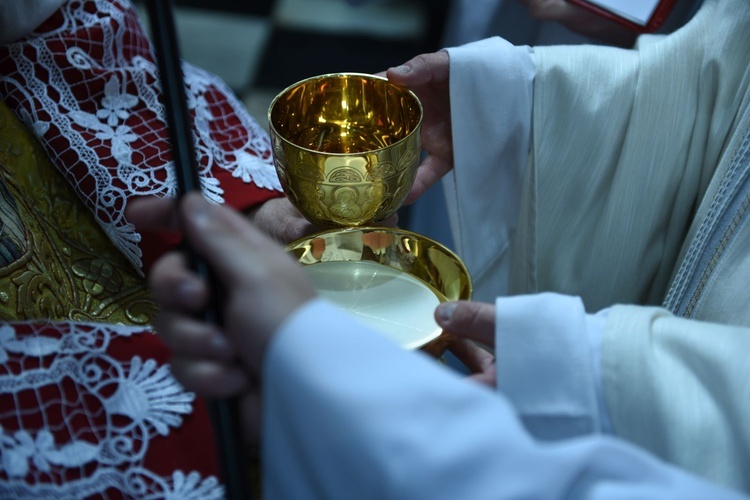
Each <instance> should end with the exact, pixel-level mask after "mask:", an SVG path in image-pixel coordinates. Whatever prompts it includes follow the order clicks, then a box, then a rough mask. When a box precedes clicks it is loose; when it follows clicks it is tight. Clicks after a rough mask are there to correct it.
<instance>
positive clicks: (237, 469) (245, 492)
mask: <svg viewBox="0 0 750 500" xmlns="http://www.w3.org/2000/svg"><path fill="white" fill-rule="evenodd" d="M146 4H147V7H148V15H149V21H150V23H151V40H152V42H153V43H154V50H155V55H156V60H157V64H158V67H159V79H160V81H161V86H162V95H163V96H164V105H165V108H166V116H167V126H168V128H169V137H170V142H171V144H172V156H173V161H174V167H175V173H176V176H177V193H178V200H179V199H180V198H181V197H182V196H183V195H185V194H186V193H189V192H191V191H200V190H201V183H200V176H199V174H198V163H197V158H196V155H195V146H194V144H193V133H192V128H191V120H190V115H189V113H188V107H187V97H186V94H185V82H184V78H183V73H182V65H181V59H180V54H179V48H178V43H177V35H176V31H175V26H174V18H173V15H172V6H171V4H170V0H147V2H146ZM186 252H187V255H188V259H189V262H190V265H191V266H192V268H193V269H194V270H195V271H196V272H197V273H198V275H199V276H201V278H203V279H204V280H206V281H207V282H208V283H209V285H210V286H211V289H212V300H211V303H210V304H209V306H208V307H206V309H205V311H204V313H203V319H204V321H206V322H208V323H212V324H216V325H221V322H222V318H221V302H220V300H219V296H220V288H219V286H218V281H217V280H216V279H215V278H214V276H213V274H212V272H211V269H210V268H209V266H208V265H207V263H206V262H205V261H204V260H203V259H202V258H201V257H200V256H199V255H197V254H196V253H195V252H194V251H193V250H192V249H191V248H190V246H189V245H186ZM206 405H207V407H208V411H209V413H210V415H211V420H212V422H213V429H214V435H215V438H216V444H217V448H218V449H217V453H218V456H219V462H220V463H219V468H220V470H221V471H222V474H223V478H222V479H223V480H224V486H225V489H226V497H227V498H228V499H229V500H247V499H250V488H249V483H248V478H247V467H246V466H245V464H246V460H245V454H244V449H243V446H242V440H241V439H240V432H239V430H240V425H239V424H240V421H239V411H238V400H237V398H229V399H221V400H211V401H207V402H206Z"/></svg>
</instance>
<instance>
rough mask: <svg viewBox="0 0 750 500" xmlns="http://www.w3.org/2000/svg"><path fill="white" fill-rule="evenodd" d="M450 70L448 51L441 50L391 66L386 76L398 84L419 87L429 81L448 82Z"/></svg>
mask: <svg viewBox="0 0 750 500" xmlns="http://www.w3.org/2000/svg"><path fill="white" fill-rule="evenodd" d="M449 72H450V60H449V56H448V52H446V51H442V50H441V51H438V52H433V53H431V54H421V55H418V56H416V57H414V58H413V59H410V60H409V61H407V62H405V63H404V64H402V65H400V66H396V67H393V68H389V69H388V70H387V71H386V76H387V77H388V80H390V81H391V82H393V83H395V84H396V85H403V86H405V87H419V86H422V85H427V84H429V83H438V82H439V83H444V82H447V81H448V74H449Z"/></svg>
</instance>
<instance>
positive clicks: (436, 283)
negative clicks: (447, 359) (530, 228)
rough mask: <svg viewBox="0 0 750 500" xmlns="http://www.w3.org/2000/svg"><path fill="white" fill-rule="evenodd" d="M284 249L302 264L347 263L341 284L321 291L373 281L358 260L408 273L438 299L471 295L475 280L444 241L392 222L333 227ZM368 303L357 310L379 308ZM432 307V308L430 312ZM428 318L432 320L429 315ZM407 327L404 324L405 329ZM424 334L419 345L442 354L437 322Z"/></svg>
mask: <svg viewBox="0 0 750 500" xmlns="http://www.w3.org/2000/svg"><path fill="white" fill-rule="evenodd" d="M286 250H287V252H288V253H290V254H291V255H292V256H293V257H294V258H295V259H296V260H297V262H299V263H300V264H301V265H302V266H314V265H319V266H322V265H325V264H330V263H348V264H349V266H348V267H347V271H346V273H345V275H344V276H341V275H338V276H337V279H339V280H340V281H339V283H335V284H331V285H332V286H327V287H326V286H323V287H321V286H318V287H317V288H318V292H319V293H321V294H322V295H323V296H325V293H326V291H327V290H323V288H328V289H329V290H330V289H333V292H334V293H342V292H343V293H352V294H355V295H356V294H358V293H360V292H361V288H363V287H367V286H368V285H370V284H371V282H372V281H373V280H372V274H371V273H369V272H367V270H366V269H365V270H363V269H361V267H360V266H359V264H360V263H363V262H371V263H376V264H379V265H381V266H385V267H387V268H390V269H394V270H396V271H398V272H399V273H405V274H406V275H408V276H411V277H414V278H416V279H417V280H419V281H420V282H421V283H423V284H426V285H427V287H428V288H429V290H430V291H431V292H432V293H433V294H434V295H435V296H436V297H437V300H436V303H439V302H444V301H453V300H469V299H471V294H472V285H471V279H470V277H469V272H468V270H467V269H466V266H465V265H464V263H463V262H462V261H461V259H459V258H458V256H457V255H456V254H455V253H453V252H452V251H451V250H449V249H448V248H446V247H445V246H444V245H442V244H440V243H438V242H436V241H434V240H432V239H430V238H427V237H425V236H422V235H419V234H417V233H413V232H411V231H406V230H403V229H398V228H390V227H358V228H337V229H330V230H327V231H322V232H319V233H316V234H314V235H312V236H309V237H306V238H301V239H299V240H297V241H295V242H292V243H290V244H289V245H287V246H286ZM357 274H362V275H363V276H357ZM386 274H387V273H386ZM381 276H382V274H381ZM363 279H364V280H365V281H363ZM384 279H385V280H392V279H393V276H386V277H385V278H384ZM383 285H384V283H383V282H382V280H381V282H380V283H378V284H377V286H379V287H381V289H382V290H385V289H386V287H384V286H383ZM358 298H359V297H353V300H355V301H357V300H358ZM384 299H385V301H386V302H390V301H404V300H407V299H408V297H384ZM370 306H373V305H372V304H358V309H359V310H363V311H365V312H366V314H369V313H371V312H373V311H376V310H377V307H375V306H373V307H372V308H370ZM381 310H382V309H381ZM432 310H434V308H433V309H432ZM432 310H430V311H429V313H428V314H429V315H430V316H432ZM427 321H428V322H429V318H428V320H427ZM409 326H410V325H406V328H407V329H408V328H409ZM423 335H424V337H423V340H421V341H420V342H419V344H420V345H419V347H420V348H421V349H422V350H423V351H426V352H428V353H430V354H433V355H436V356H439V355H440V354H442V352H443V351H444V350H445V347H446V343H447V342H448V340H449V337H448V336H447V335H446V334H444V333H442V332H441V331H440V330H439V328H437V325H435V329H434V331H433V332H425V333H424V334H423ZM417 340H419V339H418V338H417Z"/></svg>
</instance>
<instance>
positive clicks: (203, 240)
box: [181, 194, 288, 288]
mask: <svg viewBox="0 0 750 500" xmlns="http://www.w3.org/2000/svg"><path fill="white" fill-rule="evenodd" d="M181 208H182V215H183V219H182V221H183V224H182V225H183V227H184V228H185V232H186V234H187V235H188V238H189V240H190V242H191V244H192V246H193V247H194V248H195V250H196V251H197V252H198V253H199V254H200V255H203V256H204V257H206V259H207V260H208V261H209V263H210V265H211V268H212V269H213V270H214V271H215V272H216V273H217V275H218V277H219V278H220V281H221V282H223V283H225V284H226V285H227V286H228V287H230V288H231V287H232V286H233V285H236V284H242V283H243V282H248V281H253V280H257V279H259V277H264V276H266V275H267V274H268V273H267V270H268V268H269V267H268V265H267V262H268V261H278V257H279V256H280V255H282V256H286V254H285V253H284V252H283V251H282V250H281V247H279V245H278V244H277V243H276V242H274V241H273V240H272V239H270V237H268V236H267V235H265V234H264V233H262V232H261V231H260V230H259V229H257V228H256V227H255V226H253V225H251V224H248V223H247V220H246V219H245V218H244V217H243V216H242V215H240V214H239V213H237V212H235V211H233V210H230V209H228V208H226V207H224V206H220V205H211V204H209V203H208V202H207V201H206V200H204V199H203V198H202V197H201V196H200V195H198V194H188V195H187V196H185V198H184V201H183V202H182V204H181ZM287 258H288V257H287ZM269 278H270V276H269Z"/></svg>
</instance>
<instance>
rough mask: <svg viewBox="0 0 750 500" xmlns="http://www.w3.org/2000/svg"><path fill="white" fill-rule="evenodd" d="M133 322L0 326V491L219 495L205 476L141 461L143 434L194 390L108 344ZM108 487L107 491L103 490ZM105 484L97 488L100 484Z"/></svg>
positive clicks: (185, 405)
mask: <svg viewBox="0 0 750 500" xmlns="http://www.w3.org/2000/svg"><path fill="white" fill-rule="evenodd" d="M136 335H148V333H147V332H146V331H144V329H143V328H139V327H126V326H115V325H102V324H80V323H79V324H74V323H65V324H53V325H50V324H39V323H28V322H27V323H16V324H14V325H9V324H4V325H2V326H0V422H5V423H6V425H7V424H8V422H13V423H17V424H19V425H18V428H17V429H16V430H9V429H6V428H5V427H0V454H2V474H0V478H1V480H0V497H2V498H29V499H31V498H58V499H59V498H90V497H92V496H95V495H102V496H103V497H105V498H111V495H113V494H115V495H117V496H122V497H123V498H143V499H145V498H174V499H177V498H180V499H190V498H195V499H198V498H200V499H204V498H217V499H218V498H222V495H223V490H222V487H221V485H220V484H219V483H218V481H217V479H216V478H215V477H206V478H204V477H201V475H200V474H199V473H198V472H195V471H190V472H183V471H180V470H176V471H173V472H172V473H171V475H167V476H161V475H159V474H157V473H155V472H154V471H153V470H150V469H149V467H147V465H146V463H145V461H146V452H147V451H148V450H149V447H150V445H151V444H152V441H153V440H154V439H156V438H158V437H159V436H168V435H169V433H170V432H171V431H172V430H173V429H174V428H177V427H180V426H181V425H182V423H183V419H184V418H185V417H186V416H187V415H189V414H190V413H191V412H192V403H193V401H194V399H195V396H194V395H193V394H192V393H189V392H186V391H185V390H184V389H183V388H182V387H181V386H180V385H179V383H178V382H177V381H176V380H175V379H174V378H173V376H172V374H171V373H170V370H169V367H168V366H167V365H159V364H158V363H157V362H156V361H155V360H153V359H150V360H143V359H142V358H141V357H139V356H134V357H132V358H130V359H129V360H127V361H126V360H124V359H123V358H122V357H118V356H117V355H113V354H112V353H111V351H112V349H111V347H112V343H114V342H117V341H118V340H121V339H122V338H126V337H131V336H136ZM106 492H108V493H106ZM105 493H106V494H105Z"/></svg>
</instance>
